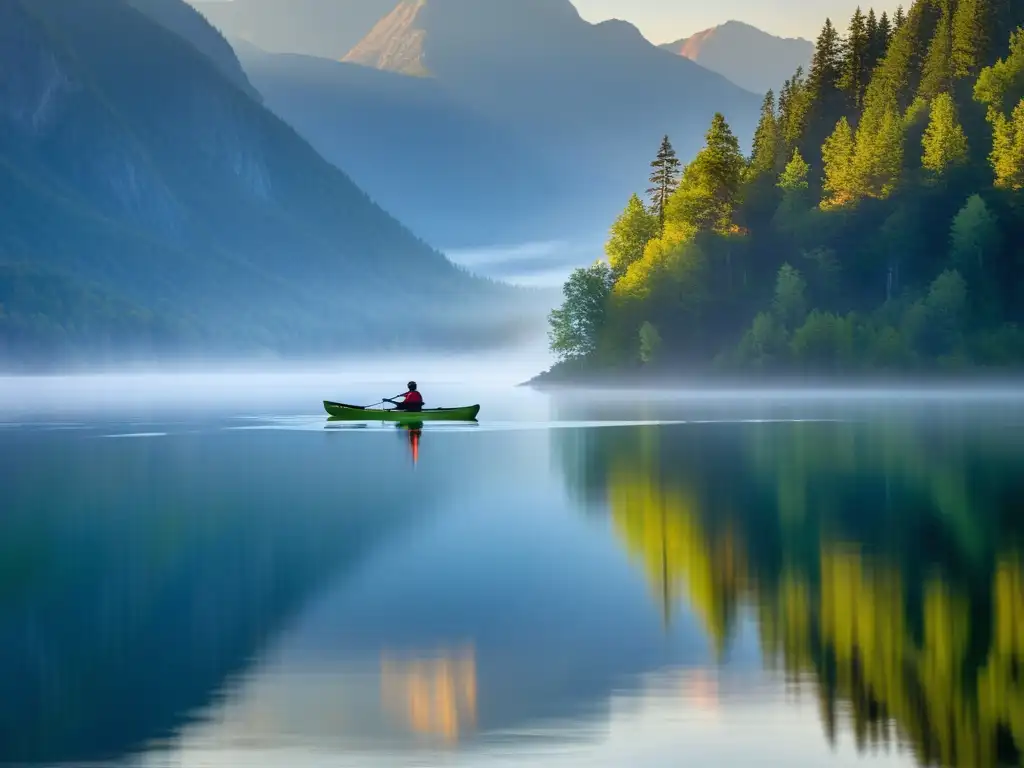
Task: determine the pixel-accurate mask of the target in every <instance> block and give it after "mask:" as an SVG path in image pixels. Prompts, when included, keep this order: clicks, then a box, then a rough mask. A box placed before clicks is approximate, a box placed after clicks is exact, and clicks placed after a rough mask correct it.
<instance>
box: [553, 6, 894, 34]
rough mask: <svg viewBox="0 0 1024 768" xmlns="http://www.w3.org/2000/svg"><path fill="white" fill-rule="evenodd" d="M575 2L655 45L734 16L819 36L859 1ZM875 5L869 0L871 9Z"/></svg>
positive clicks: (768, 28)
mask: <svg viewBox="0 0 1024 768" xmlns="http://www.w3.org/2000/svg"><path fill="white" fill-rule="evenodd" d="M573 4H574V5H575V6H576V7H577V8H578V9H579V12H580V15H582V16H583V18H585V19H587V20H588V21H595V22H596V21H604V20H605V19H612V18H618V19H624V20H626V21H629V22H632V23H633V24H635V25H636V26H637V27H639V28H640V31H641V32H643V34H644V37H646V38H647V39H648V40H650V41H651V42H652V43H669V42H673V41H675V40H678V39H680V38H683V37H689V36H690V35H692V34H693V33H694V32H699V31H701V30H703V29H707V28H708V27H714V26H716V25H718V24H722V23H724V22H726V21H729V20H730V19H736V20H738V21H745V22H747V23H748V24H753V25H754V26H755V27H760V28H761V29H763V30H764V31H765V32H770V33H771V34H773V35H779V36H782V37H804V38H807V39H808V40H814V38H816V37H817V36H818V32H820V31H821V25H822V24H823V23H824V21H825V17H826V16H827V17H829V18H831V19H832V20H833V21H835V22H836V24H837V26H839V28H840V29H843V28H844V27H845V26H846V22H847V21H848V20H849V18H850V16H852V15H853V12H854V9H856V7H857V0H714V1H713V2H708V0H573ZM901 4H902V5H903V6H904V7H909V6H910V0H877V1H876V2H875V3H874V4H873V7H874V8H875V12H876V13H879V14H880V13H881V12H882V11H888V12H889V14H890V15H891V14H892V13H893V11H895V10H896V7H897V6H898V5H901ZM871 5H872V3H871V2H870V0H866V2H865V3H864V10H865V13H866V12H867V8H868V7H869V6H871ZM838 20H841V21H838Z"/></svg>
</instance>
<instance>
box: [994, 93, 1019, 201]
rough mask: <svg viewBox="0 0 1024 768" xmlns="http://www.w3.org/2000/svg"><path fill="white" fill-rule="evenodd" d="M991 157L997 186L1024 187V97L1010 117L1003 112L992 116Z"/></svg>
mask: <svg viewBox="0 0 1024 768" xmlns="http://www.w3.org/2000/svg"><path fill="white" fill-rule="evenodd" d="M990 159H991V161H992V170H993V171H994V172H995V177H996V186H997V187H999V188H1001V189H1009V190H1012V191H1014V192H1019V191H1021V190H1022V189H1024V99H1021V100H1020V102H1018V104H1017V106H1016V107H1015V108H1014V110H1013V113H1012V114H1011V115H1010V117H1009V118H1007V117H1006V116H1005V115H1004V114H1003V113H1002V112H999V113H996V114H995V115H994V116H993V117H992V154H991V155H990Z"/></svg>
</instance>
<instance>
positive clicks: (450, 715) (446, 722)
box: [380, 645, 477, 744]
mask: <svg viewBox="0 0 1024 768" xmlns="http://www.w3.org/2000/svg"><path fill="white" fill-rule="evenodd" d="M476 684H477V683H476V656H475V654H474V650H473V646H472V645H470V646H469V647H467V648H459V649H455V650H450V651H449V650H442V651H439V652H436V653H432V654H422V653H416V654H398V653H395V652H393V651H385V652H383V653H382V654H381V674H380V685H381V701H382V702H383V705H384V708H385V709H386V710H387V711H388V712H389V714H390V715H391V716H392V717H393V718H396V719H397V720H399V721H400V722H402V723H404V724H406V725H407V726H408V727H409V728H410V729H411V730H412V731H414V732H415V733H418V734H424V735H428V736H438V737H440V738H441V739H442V740H443V741H444V742H445V743H448V744H454V743H456V742H457V741H458V740H459V736H460V734H461V733H463V732H464V731H466V730H472V729H473V728H475V727H476V722H477V711H476V698H477V692H476Z"/></svg>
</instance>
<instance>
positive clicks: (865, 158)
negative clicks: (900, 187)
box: [850, 110, 904, 199]
mask: <svg viewBox="0 0 1024 768" xmlns="http://www.w3.org/2000/svg"><path fill="white" fill-rule="evenodd" d="M903 143H904V121H903V117H902V116H901V115H900V114H899V113H898V112H896V111H895V110H889V111H888V112H886V113H885V115H884V116H883V118H882V121H881V123H880V124H879V126H878V129H877V130H875V129H870V130H869V129H867V128H865V127H864V126H863V125H862V126H861V127H860V128H859V129H858V130H857V139H856V142H855V150H854V157H853V168H852V185H851V190H850V192H851V196H852V197H853V198H854V199H857V198H860V197H876V198H886V197H889V195H891V194H892V192H893V190H895V189H896V185H897V184H898V183H899V180H900V174H901V173H902V171H903V154H904V153H903Z"/></svg>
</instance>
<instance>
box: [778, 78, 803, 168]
mask: <svg viewBox="0 0 1024 768" xmlns="http://www.w3.org/2000/svg"><path fill="white" fill-rule="evenodd" d="M808 106H809V103H808V91H807V80H806V78H805V77H804V68H803V67H797V68H796V73H795V74H794V75H793V77H792V78H790V79H789V80H787V81H786V83H785V85H783V87H782V93H781V95H780V96H779V130H780V132H781V134H782V141H783V142H784V143H785V145H786V148H787V150H788V149H790V148H793V147H796V146H797V144H798V143H799V141H800V139H801V137H802V136H803V132H804V128H805V127H806V121H807V108H808Z"/></svg>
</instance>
